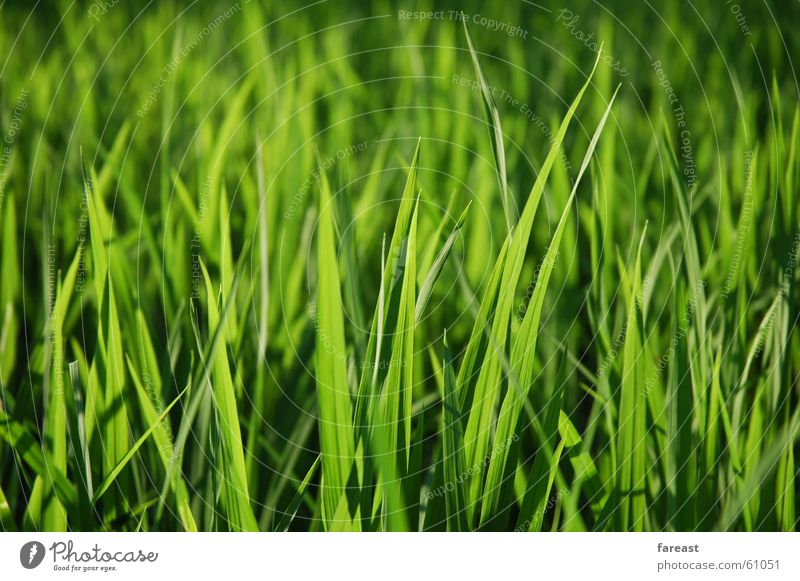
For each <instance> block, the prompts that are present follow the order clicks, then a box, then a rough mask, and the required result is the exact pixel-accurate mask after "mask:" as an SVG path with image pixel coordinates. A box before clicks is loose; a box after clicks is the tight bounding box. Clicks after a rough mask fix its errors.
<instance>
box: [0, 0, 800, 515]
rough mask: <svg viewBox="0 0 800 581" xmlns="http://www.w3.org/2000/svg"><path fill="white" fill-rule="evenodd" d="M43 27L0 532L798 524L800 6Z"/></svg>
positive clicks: (10, 303)
mask: <svg viewBox="0 0 800 581" xmlns="http://www.w3.org/2000/svg"><path fill="white" fill-rule="evenodd" d="M48 6H49V7H40V6H37V8H35V9H33V8H31V7H30V6H29V5H28V4H26V3H11V4H8V3H7V4H6V5H4V6H3V8H2V9H0V13H2V17H0V27H1V28H2V34H0V48H1V49H2V50H0V54H1V55H3V59H2V65H0V127H2V131H3V132H4V142H3V144H2V149H0V152H2V158H1V159H0V162H1V163H0V188H1V189H0V224H2V226H0V228H2V230H1V234H0V273H1V274H0V276H1V277H2V282H1V284H0V387H2V399H1V400H0V522H1V523H2V527H3V530H19V529H25V530H31V529H40V530H53V531H58V530H67V529H69V530H176V529H177V530H184V529H185V530H195V529H197V530H254V529H260V530H287V529H292V530H420V529H424V530H445V529H447V530H473V529H477V528H481V529H484V530H550V529H553V530H712V529H724V530H794V529H795V528H796V525H797V509H798V504H797V498H796V490H797V468H796V465H795V455H796V453H797V451H798V449H797V443H796V439H797V428H798V426H797V423H798V411H797V410H798V405H797V399H798V391H797V380H798V373H800V343H799V342H798V334H797V332H796V322H797V317H798V307H800V302H799V299H800V295H799V294H798V289H797V284H796V283H797V280H798V274H797V271H796V263H797V258H798V249H800V203H798V201H799V200H800V198H799V197H798V191H797V184H798V178H800V170H798V167H799V166H800V164H799V163H798V151H797V150H798V145H800V136H799V135H798V132H800V113H798V111H799V109H798V94H799V92H798V84H797V79H796V76H795V72H794V68H793V66H794V60H795V59H796V58H797V56H799V55H800V52H798V46H797V42H798V39H797V37H796V35H794V36H793V35H792V34H790V33H789V30H788V29H789V26H790V24H791V23H792V22H796V21H798V19H799V18H800V14H798V12H800V8H798V4H797V3H796V2H778V3H766V4H765V3H762V2H739V3H736V4H734V3H724V2H723V3H717V4H715V5H714V6H709V7H707V8H706V7H702V6H694V5H692V4H685V5H684V4H680V5H679V4H675V3H670V4H668V5H667V6H665V7H658V8H656V7H650V6H648V5H647V4H642V5H638V4H637V5H631V4H630V3H625V2H602V3H595V2H576V3H572V5H570V6H569V7H563V6H559V5H550V4H547V5H539V4H534V3H529V2H522V3H519V4H517V3H508V5H502V6H500V5H498V6H492V7H489V6H484V5H481V4H480V3H477V2H473V3H470V2H467V3H458V5H456V4H455V3H447V2H437V3H435V4H434V3H429V2H416V3H413V4H411V3H409V4H408V5H406V4H403V3H402V2H399V3H398V2H392V3H389V2H374V3H371V4H370V7H369V8H367V7H366V6H364V5H362V3H358V2H325V1H323V2H318V3H315V4H309V5H307V6H302V5H297V7H293V8H290V7H285V6H283V5H281V4H279V3H270V2H265V3H261V2H256V1H255V0H253V1H251V2H244V0H240V1H239V2H236V3H231V4H229V3H225V2H218V3H205V2H203V3H200V2H197V3H187V4H181V5H178V4H173V3H150V4H147V5H143V6H138V5H136V6H133V5H128V4H127V3H114V2H111V1H107V2H100V1H98V2H95V3H81V4H74V3H68V2H54V3H52V4H51V5H48ZM53 7H55V8H53ZM460 11H463V16H462V12H460ZM428 12H430V15H428V14H427V13H428ZM420 13H422V15H420ZM462 20H465V21H466V23H467V25H468V27H469V31H470V33H471V37H472V41H473V43H474V45H475V58H476V60H477V62H478V65H477V66H478V67H479V68H476V65H475V63H474V62H473V58H472V57H471V55H470V50H469V48H468V42H467V37H466V35H465V31H464V25H463V22H462ZM601 43H602V44H603V46H602V55H601V56H600V60H599V62H598V63H597V64H596V69H595V71H594V74H593V76H592V77H591V81H590V82H589V84H588V86H587V88H586V92H585V94H583V98H582V99H580V97H578V100H580V104H579V106H578V107H577V109H576V110H575V117H574V119H572V122H571V124H569V116H570V115H569V113H568V109H569V107H570V104H571V103H573V100H574V99H576V95H579V92H580V91H581V88H582V87H583V86H584V84H585V83H587V81H588V80H589V74H590V71H591V70H592V66H593V63H594V62H595V60H596V58H597V57H598V52H599V51H600V45H601ZM479 70H480V71H482V75H483V76H484V77H485V85H484V87H483V89H484V90H482V88H481V83H480V82H479V75H478V71H479ZM618 85H619V90H618V93H617V95H616V99H615V101H614V103H613V106H612V107H611V109H610V114H609V117H608V119H607V121H606V122H605V126H604V127H602V125H603V122H602V120H603V115H604V113H605V112H606V111H607V108H608V107H609V106H610V103H611V99H612V95H613V94H614V92H615V90H617V87H618ZM487 95H491V97H492V98H491V99H490V100H488V101H486V96H487ZM492 114H496V117H492ZM487 115H488V116H487ZM497 119H499V120H500V121H501V125H497V123H496V120H497ZM567 125H569V127H567ZM598 127H602V132H601V133H598V135H599V139H598V140H597V142H596V148H594V144H593V143H592V136H593V135H594V134H595V130H596V129H597V128H598ZM560 129H561V130H563V131H564V132H565V133H564V134H563V144H561V147H554V144H555V145H556V146H558V145H559V144H560V141H561V139H562V135H561V130H560ZM497 135H501V136H502V138H501V139H500V140H499V143H500V144H498V140H497V139H493V136H494V137H496V136H497ZM415 152H416V153H415ZM548 153H550V157H549V158H548V157H547V156H548ZM587 153H588V154H591V158H586V160H587V161H588V160H589V159H591V162H590V163H589V165H588V168H587V170H586V173H585V175H584V177H583V179H582V180H580V182H579V183H577V182H578V179H579V175H580V170H581V167H582V160H584V156H585V155H586V154H587ZM551 165H552V169H551V168H550V166H551ZM498 168H500V169H498ZM503 168H505V169H504V170H503ZM537 178H538V179H539V181H538V182H537ZM534 183H536V184H537V186H538V187H539V188H540V191H539V193H538V194H537V193H536V187H534ZM576 183H577V189H576V190H575V197H574V199H573V198H572V197H571V196H570V192H571V191H572V189H573V185H574V184H576ZM532 187H533V191H532V189H531V188H532ZM538 195H541V203H538V202H539V199H538ZM537 203H538V206H539V208H538V211H536V209H537ZM518 221H519V222H518ZM509 226H513V228H509ZM509 232H510V233H509ZM337 266H338V268H337ZM551 271H552V272H551ZM445 335H446V338H445Z"/></svg>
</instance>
